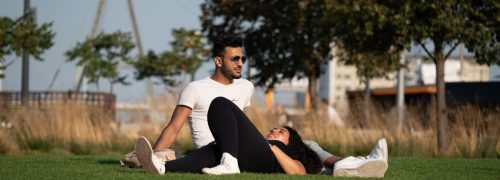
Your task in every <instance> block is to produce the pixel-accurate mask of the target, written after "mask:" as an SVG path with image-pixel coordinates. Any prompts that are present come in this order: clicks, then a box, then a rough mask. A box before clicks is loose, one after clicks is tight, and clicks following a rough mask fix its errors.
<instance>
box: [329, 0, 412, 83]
mask: <svg viewBox="0 0 500 180" xmlns="http://www.w3.org/2000/svg"><path fill="white" fill-rule="evenodd" d="M327 7H328V9H329V13H330V14H331V17H332V21H333V22H335V23H337V24H341V26H336V27H335V28H333V29H331V33H332V35H333V36H334V37H335V42H336V45H337V48H338V49H337V51H336V52H335V56H337V57H339V60H340V61H342V62H344V63H345V64H347V65H354V66H356V68H357V74H358V76H359V77H361V80H362V81H366V80H367V79H371V78H376V77H385V76H386V75H387V73H388V72H391V71H394V70H397V69H399V68H400V65H399V54H400V53H401V51H402V50H403V49H404V48H405V47H407V46H408V45H407V43H406V42H407V41H408V37H407V36H406V34H407V33H408V31H407V30H406V29H405V28H401V27H404V26H407V25H408V23H409V22H408V21H407V19H406V18H407V16H408V11H409V3H408V2H406V1H344V0H338V1H329V2H328V3H327Z"/></svg>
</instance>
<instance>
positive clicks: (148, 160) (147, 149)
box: [135, 137, 160, 174]
mask: <svg viewBox="0 0 500 180" xmlns="http://www.w3.org/2000/svg"><path fill="white" fill-rule="evenodd" d="M135 154H136V155H137V160H138V161H139V163H141V164H142V168H143V169H144V171H146V172H147V173H152V174H160V171H158V169H156V167H155V165H154V164H153V149H152V148H151V144H150V143H149V141H148V140H147V139H146V138H145V137H139V139H137V141H135Z"/></svg>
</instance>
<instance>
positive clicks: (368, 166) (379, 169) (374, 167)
mask: <svg viewBox="0 0 500 180" xmlns="http://www.w3.org/2000/svg"><path fill="white" fill-rule="evenodd" d="M387 167H388V165H387V163H386V162H385V161H384V160H375V161H370V162H367V163H365V164H363V165H361V166H360V167H358V168H340V169H335V170H334V171H333V176H346V177H384V174H385V171H387Z"/></svg>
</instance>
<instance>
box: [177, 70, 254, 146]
mask: <svg viewBox="0 0 500 180" xmlns="http://www.w3.org/2000/svg"><path fill="white" fill-rule="evenodd" d="M253 90H254V87H253V84H252V83H251V82H250V81H248V80H246V79H234V80H233V83H231V84H228V85H224V84H221V83H219V82H217V81H215V80H213V79H211V78H210V77H207V78H205V79H201V80H198V81H193V82H191V83H189V84H188V85H187V86H186V87H185V88H184V89H183V90H182V92H181V94H180V96H179V102H178V103H177V105H184V106H188V107H190V108H191V109H192V111H191V113H190V114H189V116H188V121H189V127H190V128H191V135H192V136H193V141H194V143H195V144H196V148H201V147H203V146H205V145H207V144H208V143H210V142H212V141H214V137H213V136H212V132H210V128H209V127H208V121H207V113H208V108H209V106H210V103H211V102H212V100H213V99H215V98H216V97H220V96H222V97H225V98H227V99H229V100H231V101H232V102H233V103H234V104H236V105H237V106H238V107H239V108H240V109H242V110H243V108H244V107H247V106H249V105H250V99H251V97H252V93H253Z"/></svg>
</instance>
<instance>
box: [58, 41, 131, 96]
mask: <svg viewBox="0 0 500 180" xmlns="http://www.w3.org/2000/svg"><path fill="white" fill-rule="evenodd" d="M134 47H135V45H134V43H133V42H132V38H131V36H130V33H122V32H119V31H118V32H115V33H112V34H105V33H101V34H99V35H97V36H96V37H95V38H88V39H87V40H86V41H85V42H83V43H80V42H78V43H77V44H76V46H75V47H74V48H73V49H71V50H69V51H67V52H66V56H67V57H68V61H75V60H78V62H77V64H78V65H80V66H86V68H85V69H86V70H84V72H83V76H85V77H86V78H88V81H87V82H88V83H95V84H96V86H97V88H99V86H98V84H99V79H100V78H105V79H108V81H109V83H110V92H112V91H113V84H115V83H120V84H123V85H128V84H129V83H128V82H127V81H126V76H120V75H119V72H118V67H117V66H118V64H120V63H131V62H132V59H131V57H130V56H129V53H130V51H131V50H132V49H133V48H134Z"/></svg>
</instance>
